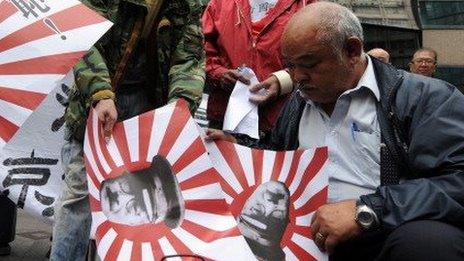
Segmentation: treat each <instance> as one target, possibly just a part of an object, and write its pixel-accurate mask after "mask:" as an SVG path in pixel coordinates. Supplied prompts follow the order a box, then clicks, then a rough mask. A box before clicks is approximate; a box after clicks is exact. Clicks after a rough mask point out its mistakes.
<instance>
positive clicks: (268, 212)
mask: <svg viewBox="0 0 464 261" xmlns="http://www.w3.org/2000/svg"><path fill="white" fill-rule="evenodd" d="M289 204H290V192H289V190H288V188H287V187H286V186H285V184H284V183H282V182H280V181H273V180H271V181H268V182H265V183H263V184H261V185H259V186H258V187H257V188H256V190H255V191H254V192H253V194H252V195H251V196H250V197H249V198H248V200H247V201H246V202H245V205H244V207H243V209H242V211H241V214H240V216H239V217H238V218H237V223H238V227H239V229H240V232H241V233H242V235H243V236H244V237H245V239H246V241H247V243H248V245H249V246H250V248H251V250H252V251H253V253H254V254H255V255H256V256H257V257H258V258H260V259H262V260H284V259H285V253H284V251H283V250H282V248H281V246H280V242H281V240H282V237H283V235H284V232H285V229H286V228H287V225H288V222H289Z"/></svg>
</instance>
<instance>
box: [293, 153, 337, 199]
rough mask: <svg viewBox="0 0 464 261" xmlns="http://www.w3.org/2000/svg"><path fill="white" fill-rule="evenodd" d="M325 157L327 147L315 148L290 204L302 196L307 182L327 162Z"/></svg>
mask: <svg viewBox="0 0 464 261" xmlns="http://www.w3.org/2000/svg"><path fill="white" fill-rule="evenodd" d="M327 155H328V151H327V147H323V148H317V149H316V150H315V151H314V156H313V158H312V159H311V162H310V163H309V165H308V167H306V169H305V171H304V173H303V178H302V179H301V182H300V185H299V186H298V188H297V189H296V191H295V192H294V193H293V195H291V201H292V202H293V201H295V200H297V199H298V198H299V197H300V196H301V195H302V194H303V192H304V190H305V189H306V187H307V186H308V184H309V182H310V181H311V180H312V179H313V178H314V176H316V175H317V174H318V173H319V171H320V170H321V168H322V166H324V163H325V162H326V160H327Z"/></svg>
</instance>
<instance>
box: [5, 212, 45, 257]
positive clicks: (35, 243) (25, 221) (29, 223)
mask: <svg viewBox="0 0 464 261" xmlns="http://www.w3.org/2000/svg"><path fill="white" fill-rule="evenodd" d="M51 235H52V228H51V226H50V225H47V224H45V223H42V222H41V221H38V220H37V219H35V218H33V217H31V216H29V215H28V214H27V213H26V212H24V211H23V210H22V209H18V216H17V220H16V237H15V240H14V241H13V242H12V243H11V244H10V246H11V255H10V256H6V257H5V256H0V261H42V260H48V258H46V257H45V255H46V254H47V252H48V250H49V248H50V246H51V242H50V237H51Z"/></svg>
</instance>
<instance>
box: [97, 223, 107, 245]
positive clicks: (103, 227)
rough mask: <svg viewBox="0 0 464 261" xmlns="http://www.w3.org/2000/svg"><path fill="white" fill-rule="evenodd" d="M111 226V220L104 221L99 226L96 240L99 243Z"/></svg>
mask: <svg viewBox="0 0 464 261" xmlns="http://www.w3.org/2000/svg"><path fill="white" fill-rule="evenodd" d="M110 228H111V223H110V222H109V221H104V222H103V223H101V225H100V226H98V228H97V231H96V233H95V240H96V241H97V244H100V241H101V239H102V238H103V237H104V236H105V235H106V233H107V232H108V231H109V230H110Z"/></svg>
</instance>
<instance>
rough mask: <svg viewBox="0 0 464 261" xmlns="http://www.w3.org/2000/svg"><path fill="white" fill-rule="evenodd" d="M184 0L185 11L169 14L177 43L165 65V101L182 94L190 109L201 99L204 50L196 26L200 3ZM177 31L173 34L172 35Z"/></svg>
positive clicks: (201, 35) (197, 0)
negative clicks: (167, 80) (166, 71)
mask: <svg viewBox="0 0 464 261" xmlns="http://www.w3.org/2000/svg"><path fill="white" fill-rule="evenodd" d="M184 1H187V2H188V5H189V12H188V14H187V15H186V17H172V18H170V20H171V21H179V20H183V22H180V23H178V22H174V24H173V25H174V26H173V34H174V35H175V36H174V37H175V38H178V39H179V40H178V43H177V45H176V47H175V49H174V50H173V52H172V54H171V55H172V56H171V68H170V69H169V96H168V99H169V101H170V102H171V101H173V100H176V99H179V98H184V99H186V100H187V101H188V103H189V106H190V110H191V111H195V109H196V108H197V107H198V105H199V104H200V101H201V94H202V93H203V86H204V83H205V54H204V50H203V34H202V31H201V26H200V16H201V12H202V5H201V3H200V1H199V0H184ZM176 35H177V37H176Z"/></svg>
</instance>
